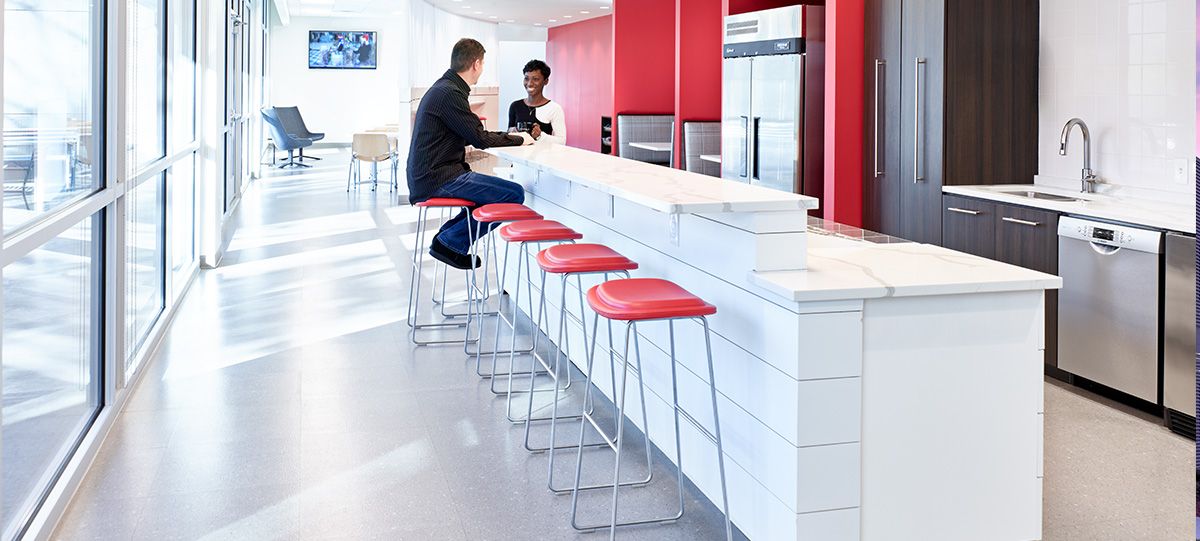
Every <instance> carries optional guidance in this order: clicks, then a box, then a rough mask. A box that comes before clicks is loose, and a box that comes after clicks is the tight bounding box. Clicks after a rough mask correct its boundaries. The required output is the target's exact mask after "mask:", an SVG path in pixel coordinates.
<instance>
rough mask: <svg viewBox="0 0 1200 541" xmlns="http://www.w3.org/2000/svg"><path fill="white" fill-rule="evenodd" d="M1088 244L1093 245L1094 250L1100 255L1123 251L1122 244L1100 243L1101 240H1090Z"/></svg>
mask: <svg viewBox="0 0 1200 541" xmlns="http://www.w3.org/2000/svg"><path fill="white" fill-rule="evenodd" d="M1088 246H1091V247H1092V251H1093V252H1096V253H1098V254H1100V255H1113V254H1115V253H1117V252H1120V251H1121V247H1120V246H1110V245H1108V244H1100V243H1099V242H1089V243H1088Z"/></svg>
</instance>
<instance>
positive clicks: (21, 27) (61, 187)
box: [0, 0, 102, 233]
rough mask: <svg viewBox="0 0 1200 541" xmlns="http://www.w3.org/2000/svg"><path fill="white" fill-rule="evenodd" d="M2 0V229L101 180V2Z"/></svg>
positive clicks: (29, 218)
mask: <svg viewBox="0 0 1200 541" xmlns="http://www.w3.org/2000/svg"><path fill="white" fill-rule="evenodd" d="M95 4H96V3H95V2H93V1H91V0H56V1H54V2H47V1H45V0H6V1H5V2H4V31H3V32H2V34H3V36H4V103H3V106H4V109H3V112H4V114H3V116H4V119H3V130H4V159H3V162H4V168H3V172H2V173H0V175H2V178H3V184H4V209H5V212H4V231H5V232H6V233H7V232H9V231H13V230H15V229H17V228H19V227H21V226H23V225H26V224H28V223H30V222H32V221H34V220H35V219H37V218H39V217H41V216H43V215H45V214H46V213H48V212H50V211H52V210H54V209H56V208H59V207H61V206H63V205H65V204H67V203H69V202H71V201H73V200H75V199H77V198H79V197H81V196H82V195H84V194H87V193H90V192H92V191H93V190H95V189H96V188H97V187H98V182H97V179H98V178H99V175H98V174H96V173H97V172H98V170H99V165H100V164H99V162H98V160H97V157H98V156H99V154H100V153H99V150H100V149H99V147H98V146H97V138H96V137H95V135H94V132H93V128H92V127H93V124H95V123H96V122H95V120H96V111H97V105H98V104H97V101H98V100H97V98H96V96H97V95H98V88H97V81H96V79H97V78H96V77H95V72H96V71H95V67H96V66H95V65H96V62H94V59H95V58H97V52H98V51H99V50H100V48H101V45H102V43H101V40H100V39H98V38H97V36H98V35H100V34H99V33H98V31H97V30H96V29H97V28H98V27H99V21H100V20H102V19H101V17H100V16H99V12H98V8H97V7H96V6H95Z"/></svg>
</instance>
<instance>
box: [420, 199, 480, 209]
mask: <svg viewBox="0 0 1200 541" xmlns="http://www.w3.org/2000/svg"><path fill="white" fill-rule="evenodd" d="M413 206H415V207H455V208H458V207H474V206H475V202H473V201H467V200H466V199H455V198H453V197H430V198H429V199H426V200H424V201H421V202H420V203H417V204H416V205H413Z"/></svg>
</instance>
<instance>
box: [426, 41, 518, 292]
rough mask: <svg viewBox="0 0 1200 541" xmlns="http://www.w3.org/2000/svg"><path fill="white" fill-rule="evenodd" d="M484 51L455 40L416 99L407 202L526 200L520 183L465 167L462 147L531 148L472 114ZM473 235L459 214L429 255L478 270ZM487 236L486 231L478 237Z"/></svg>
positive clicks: (437, 238) (474, 44) (466, 218)
mask: <svg viewBox="0 0 1200 541" xmlns="http://www.w3.org/2000/svg"><path fill="white" fill-rule="evenodd" d="M484 52H485V51H484V49H483V45H481V44H480V43H479V42H478V41H475V40H473V39H470V38H463V39H460V40H458V43H455V44H454V50H453V52H452V53H451V55H450V69H449V70H447V71H446V73H445V74H444V75H442V78H441V79H438V80H437V82H435V83H433V86H432V87H430V88H429V91H428V92H426V93H425V97H423V98H421V105H420V106H419V107H418V108H417V118H416V120H415V121H414V123H413V131H412V145H411V146H410V147H409V152H408V190H409V196H408V199H409V202H410V203H414V204H415V203H419V202H421V201H424V200H426V199H430V198H434V197H456V198H460V199H466V200H468V201H474V202H475V203H476V204H477V205H480V206H482V205H487V204H490V203H522V202H524V201H525V190H524V188H522V187H521V185H520V184H517V183H515V182H509V181H507V180H504V179H500V178H496V177H493V176H489V175H482V174H479V173H476V172H473V171H471V168H470V167H469V166H467V160H466V149H465V147H466V146H467V145H471V146H473V147H475V148H478V149H484V148H488V147H497V146H518V145H529V144H533V138H532V137H530V136H529V134H527V133H517V134H505V133H502V132H490V131H487V130H485V129H484V127H483V122H481V121H480V120H479V117H478V116H476V115H475V113H472V112H471V107H470V105H469V104H468V102H467V95H468V94H470V93H471V85H473V84H475V83H477V82H479V76H480V74H482V73H483V53H484ZM474 231H475V225H474V219H472V218H471V217H470V214H469V213H466V212H461V213H459V214H458V216H455V217H454V218H452V219H451V220H450V221H448V222H446V223H445V225H443V226H442V228H441V230H440V231H438V233H437V235H435V236H434V237H433V242H432V243H431V244H430V248H429V255H431V256H433V257H434V259H437V260H438V261H441V262H443V263H445V264H447V265H450V266H451V267H454V268H456V269H471V268H475V267H478V266H479V258H472V257H471V256H470V250H471V243H473V242H474V241H475V240H477V239H475V238H472V233H473V232H474ZM487 232H488V230H486V229H485V230H483V231H481V232H480V233H481V234H486V233H487ZM472 259H474V260H472Z"/></svg>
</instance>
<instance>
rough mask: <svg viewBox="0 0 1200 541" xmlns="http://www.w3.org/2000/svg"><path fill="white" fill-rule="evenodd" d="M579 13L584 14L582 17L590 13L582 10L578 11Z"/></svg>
mask: <svg viewBox="0 0 1200 541" xmlns="http://www.w3.org/2000/svg"><path fill="white" fill-rule="evenodd" d="M580 13H582V14H584V15H587V14H588V13H591V12H590V11H587V10H583V11H580Z"/></svg>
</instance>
